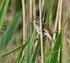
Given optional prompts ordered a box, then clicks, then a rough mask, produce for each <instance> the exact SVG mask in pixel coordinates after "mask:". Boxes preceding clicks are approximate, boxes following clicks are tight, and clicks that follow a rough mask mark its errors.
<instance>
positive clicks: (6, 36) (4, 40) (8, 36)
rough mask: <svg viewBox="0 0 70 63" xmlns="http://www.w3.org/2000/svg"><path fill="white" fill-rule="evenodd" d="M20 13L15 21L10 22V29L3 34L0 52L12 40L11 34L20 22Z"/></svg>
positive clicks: (0, 41)
mask: <svg viewBox="0 0 70 63" xmlns="http://www.w3.org/2000/svg"><path fill="white" fill-rule="evenodd" d="M21 16H22V13H19V14H18V15H17V16H16V17H15V19H14V20H13V21H12V24H11V25H10V27H9V28H8V29H7V30H6V31H5V32H4V34H3V36H2V37H1V39H0V52H1V51H2V50H3V49H4V48H5V47H6V46H7V44H8V43H9V40H10V39H11V38H12V36H13V34H14V33H15V31H16V29H17V27H18V24H19V22H20V19H21Z"/></svg>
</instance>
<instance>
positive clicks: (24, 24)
mask: <svg viewBox="0 0 70 63" xmlns="http://www.w3.org/2000/svg"><path fill="white" fill-rule="evenodd" d="M22 10H23V31H24V32H23V43H24V42H25V40H26V35H25V34H26V30H25V27H26V22H25V3H24V0H22Z"/></svg>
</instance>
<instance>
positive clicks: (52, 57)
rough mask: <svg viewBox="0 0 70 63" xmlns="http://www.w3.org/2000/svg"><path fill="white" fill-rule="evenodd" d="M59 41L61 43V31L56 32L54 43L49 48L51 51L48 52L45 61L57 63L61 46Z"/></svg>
mask: <svg viewBox="0 0 70 63" xmlns="http://www.w3.org/2000/svg"><path fill="white" fill-rule="evenodd" d="M61 43H62V31H61V32H60V33H59V34H58V36H57V38H56V40H55V44H54V46H53V48H52V50H51V53H50V54H49V56H48V58H47V62H46V63H57V62H58V54H59V49H60V48H61Z"/></svg>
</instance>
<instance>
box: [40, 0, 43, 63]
mask: <svg viewBox="0 0 70 63" xmlns="http://www.w3.org/2000/svg"><path fill="white" fill-rule="evenodd" d="M39 20H40V40H41V63H44V56H43V32H42V1H41V0H39Z"/></svg>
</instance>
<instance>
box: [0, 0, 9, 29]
mask: <svg viewBox="0 0 70 63" xmlns="http://www.w3.org/2000/svg"><path fill="white" fill-rule="evenodd" d="M9 1H10V0H4V3H3V5H2V8H1V9H0V29H1V27H2V26H3V23H4V21H5V17H6V13H7V8H8V4H9Z"/></svg>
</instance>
